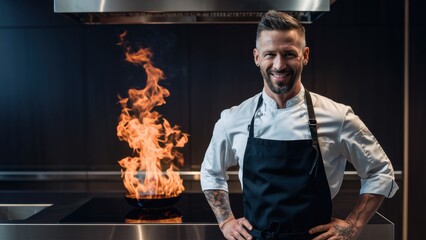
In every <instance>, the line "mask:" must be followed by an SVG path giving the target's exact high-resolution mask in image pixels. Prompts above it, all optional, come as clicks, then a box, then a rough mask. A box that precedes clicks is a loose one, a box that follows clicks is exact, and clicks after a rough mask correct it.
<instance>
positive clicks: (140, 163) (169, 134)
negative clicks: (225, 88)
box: [117, 32, 188, 199]
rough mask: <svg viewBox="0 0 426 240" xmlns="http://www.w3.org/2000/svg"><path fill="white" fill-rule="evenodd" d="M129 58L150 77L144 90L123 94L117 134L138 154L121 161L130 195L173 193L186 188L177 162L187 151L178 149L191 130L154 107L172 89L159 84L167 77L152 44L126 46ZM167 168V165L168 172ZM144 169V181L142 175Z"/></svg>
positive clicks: (175, 193)
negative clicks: (156, 64) (173, 122)
mask: <svg viewBox="0 0 426 240" xmlns="http://www.w3.org/2000/svg"><path fill="white" fill-rule="evenodd" d="M125 36H126V32H125V33H123V34H121V35H120V39H121V42H120V43H119V45H123V46H124V38H125ZM125 54H126V61H128V62H130V63H133V64H135V65H137V66H141V67H143V68H144V69H145V72H146V75H147V80H146V86H145V88H144V89H142V90H138V89H129V90H128V95H129V97H128V98H120V100H119V102H120V104H121V106H122V110H121V114H120V118H119V123H118V125H117V136H118V138H119V139H120V140H121V141H126V142H127V143H128V144H129V147H130V148H132V149H133V150H134V152H135V153H136V155H137V156H133V157H125V158H123V159H122V160H120V161H119V164H120V166H121V167H122V168H123V169H122V170H121V177H122V179H123V183H124V186H125V187H126V189H127V191H128V194H127V196H128V197H132V198H136V199H139V198H155V197H158V196H164V197H173V196H177V195H179V194H180V193H181V192H183V191H184V190H185V188H184V186H183V180H182V179H181V178H180V176H179V173H178V172H176V171H175V170H179V169H178V168H177V166H176V165H175V164H174V162H177V163H178V164H180V165H183V161H184V159H183V155H182V154H181V153H180V152H178V151H177V148H181V147H183V146H184V145H185V143H187V142H188V134H186V133H182V132H181V131H180V130H179V126H173V127H171V126H170V123H169V122H168V121H167V120H166V119H164V118H162V116H161V114H159V113H158V112H156V111H152V109H153V108H154V107H156V106H160V105H163V104H165V103H166V101H165V100H164V98H166V97H168V96H169V95H170V92H169V91H168V90H167V89H166V88H164V87H162V86H160V85H158V81H160V80H162V79H164V78H165V76H164V73H163V71H162V70H161V69H159V68H156V67H154V66H153V64H152V62H151V58H152V53H151V52H150V50H149V49H148V48H141V49H139V50H138V51H136V52H132V51H131V49H130V47H128V48H126V53H125ZM163 169H167V170H166V171H165V174H164V173H163ZM142 172H144V173H145V176H144V177H143V183H141V182H140V179H139V178H138V175H141V174H140V173H142Z"/></svg>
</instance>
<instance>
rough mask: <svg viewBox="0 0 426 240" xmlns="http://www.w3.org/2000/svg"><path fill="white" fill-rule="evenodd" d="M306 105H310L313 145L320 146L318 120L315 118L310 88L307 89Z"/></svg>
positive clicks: (310, 126) (309, 114) (310, 128)
mask: <svg viewBox="0 0 426 240" xmlns="http://www.w3.org/2000/svg"><path fill="white" fill-rule="evenodd" d="M305 99H306V105H307V107H308V116H309V130H310V131H311V137H312V145H314V146H316V147H318V145H319V144H318V132H317V120H316V118H315V112H314V106H313V104H312V98H311V94H310V93H309V91H308V89H305Z"/></svg>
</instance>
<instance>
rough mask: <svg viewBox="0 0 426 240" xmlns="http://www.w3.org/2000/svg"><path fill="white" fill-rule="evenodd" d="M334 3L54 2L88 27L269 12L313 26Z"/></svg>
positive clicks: (225, 19)
mask: <svg viewBox="0 0 426 240" xmlns="http://www.w3.org/2000/svg"><path fill="white" fill-rule="evenodd" d="M334 1H335V0H54V11H55V13H60V14H64V15H66V16H68V17H71V18H72V19H74V20H76V21H78V22H82V23H85V24H147V23H254V22H258V21H259V20H260V18H261V17H262V16H263V14H265V12H267V11H268V10H271V9H274V10H277V11H283V12H287V13H289V14H291V15H293V16H294V17H296V18H297V19H299V20H300V21H301V22H303V23H312V22H313V21H315V20H316V19H317V18H318V17H319V16H321V15H322V14H323V13H324V12H327V11H330V5H331V4H332V3H333V2H334Z"/></svg>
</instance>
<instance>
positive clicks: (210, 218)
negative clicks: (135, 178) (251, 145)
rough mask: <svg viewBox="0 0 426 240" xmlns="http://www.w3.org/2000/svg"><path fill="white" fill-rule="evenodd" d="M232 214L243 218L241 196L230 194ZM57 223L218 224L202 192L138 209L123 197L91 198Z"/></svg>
mask: <svg viewBox="0 0 426 240" xmlns="http://www.w3.org/2000/svg"><path fill="white" fill-rule="evenodd" d="M230 201H231V205H232V207H233V212H234V214H235V215H238V216H242V214H243V200H242V194H230ZM59 222H60V223H86V224H90V223H94V224H99V223H217V222H216V218H215V216H214V214H213V212H212V210H211V208H210V206H209V205H208V203H207V201H206V199H205V197H204V194H203V193H183V194H181V197H180V199H179V201H178V202H177V203H176V204H174V205H173V206H169V207H166V208H159V209H144V208H137V207H134V206H132V205H130V204H129V203H127V201H126V200H125V198H124V196H123V197H94V198H92V199H90V200H89V201H87V202H86V203H85V204H83V205H82V206H81V207H79V208H78V209H76V210H75V211H74V212H72V213H71V214H69V215H68V216H66V217H65V218H63V219H62V220H60V221H59Z"/></svg>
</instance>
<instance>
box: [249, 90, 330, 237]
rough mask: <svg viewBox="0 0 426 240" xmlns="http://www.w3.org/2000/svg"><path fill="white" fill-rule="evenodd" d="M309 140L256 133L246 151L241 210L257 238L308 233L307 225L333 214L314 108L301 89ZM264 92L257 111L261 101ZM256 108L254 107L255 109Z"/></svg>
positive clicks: (318, 223) (316, 222) (306, 93)
mask: <svg viewBox="0 0 426 240" xmlns="http://www.w3.org/2000/svg"><path fill="white" fill-rule="evenodd" d="M305 98H306V104H307V107H308V115H309V122H308V123H307V124H309V129H310V131H311V136H312V140H311V139H308V140H291V141H279V140H268V139H260V138H254V137H253V132H254V129H253V128H254V127H253V126H254V117H255V116H254V115H253V118H252V120H251V125H250V127H249V137H248V140H247V147H246V150H245V154H244V165H243V186H244V189H243V196H244V216H245V218H247V220H248V221H249V222H250V223H251V224H252V225H253V228H254V230H253V231H251V234H252V236H253V237H255V238H256V239H289V240H290V239H291V240H296V239H297V240H299V239H312V238H313V237H314V235H310V234H309V233H308V230H309V229H310V228H312V227H314V226H317V225H321V224H327V223H329V222H330V220H331V196H330V188H329V186H328V181H327V177H326V175H325V171H324V164H323V161H322V156H321V152H320V148H319V144H318V136H317V129H316V120H315V113H314V109H313V106H312V100H311V97H310V94H309V92H308V90H305ZM262 101H263V99H262V95H261V96H260V98H259V102H258V105H257V108H256V111H257V110H258V109H259V107H260V106H261V105H262ZM256 111H255V113H256Z"/></svg>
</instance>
